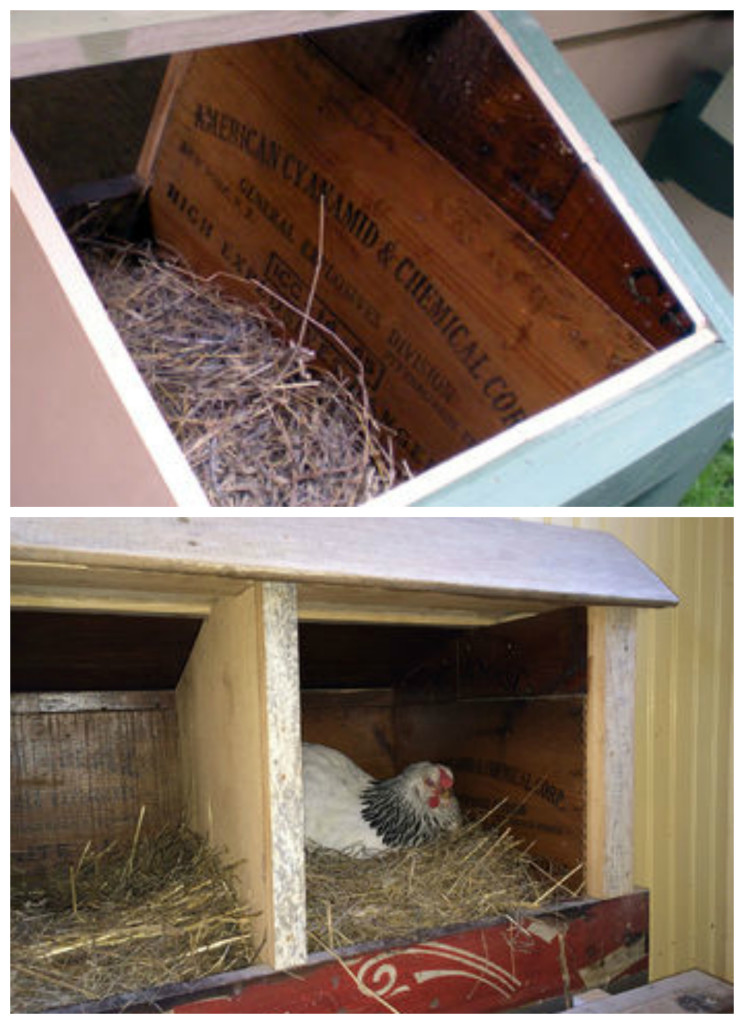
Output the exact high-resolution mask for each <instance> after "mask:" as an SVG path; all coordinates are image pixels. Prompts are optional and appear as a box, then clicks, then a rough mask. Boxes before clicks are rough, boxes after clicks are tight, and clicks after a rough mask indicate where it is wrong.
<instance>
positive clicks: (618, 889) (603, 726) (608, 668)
mask: <svg viewBox="0 0 744 1024" xmlns="http://www.w3.org/2000/svg"><path fill="white" fill-rule="evenodd" d="M635 621H636V613H635V609H633V608H619V607H618V608H596V607H595V608H589V616H588V642H589V661H588V675H589V693H588V698H587V711H586V757H587V767H586V778H587V821H586V886H587V892H588V894H589V895H590V896H594V897H597V898H602V899H604V898H607V897H610V896H617V895H620V894H621V893H628V892H631V891H632V889H633V756H634V751H633V739H634V725H635V710H634V705H635V651H636V648H635Z"/></svg>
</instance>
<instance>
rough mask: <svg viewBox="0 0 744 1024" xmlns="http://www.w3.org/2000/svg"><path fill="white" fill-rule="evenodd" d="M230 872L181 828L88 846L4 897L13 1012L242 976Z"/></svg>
mask: <svg viewBox="0 0 744 1024" xmlns="http://www.w3.org/2000/svg"><path fill="white" fill-rule="evenodd" d="M232 870H233V869H231V868H229V867H226V866H225V865H224V864H223V863H222V862H221V859H220V857H219V856H218V855H217V854H216V853H215V852H214V851H213V850H211V849H210V848H209V847H208V846H207V844H206V842H205V841H204V840H202V839H200V838H199V837H198V836H196V835H194V833H192V832H190V831H189V830H188V829H186V828H185V827H181V828H169V829H165V830H163V831H162V832H160V833H159V834H157V835H153V836H142V837H140V838H139V839H138V836H137V833H135V839H134V841H133V842H132V843H130V844H129V845H128V846H122V845H121V844H118V843H112V844H110V845H109V846H108V847H106V848H105V849H104V850H102V851H100V852H98V853H93V852H91V850H90V847H86V849H85V850H84V851H83V853H82V854H81V856H80V859H79V861H78V863H77V864H76V865H74V866H69V867H68V866H66V865H60V866H59V869H58V870H55V871H50V872H49V873H48V874H47V875H46V876H45V877H44V879H43V881H41V880H38V879H37V880H36V881H31V880H25V881H21V882H20V883H19V882H18V881H16V884H14V886H13V888H12V891H11V1010H12V1012H14V1013H30V1012H41V1011H43V1010H45V1009H49V1008H50V1007H57V1006H65V1005H70V1004H74V1003H80V1002H83V1001H88V1000H99V999H104V998H106V997H107V996H111V995H120V994H122V993H127V992H132V993H135V992H137V991H141V990H142V989H145V988H149V987H152V986H155V985H164V984H167V983H169V982H176V981H180V982H182V981H190V980H193V979H196V978H201V977H206V976H209V975H212V974H217V973H219V972H221V971H228V970H236V969H238V968H241V967H247V966H249V965H250V964H251V963H253V962H254V960H255V959H256V957H257V955H258V949H257V943H256V939H255V936H254V923H255V922H254V918H255V916H256V915H255V914H252V913H251V911H250V909H249V908H247V907H245V906H241V905H240V903H239V901H238V899H237V898H236V895H235V892H234V889H233V883H232Z"/></svg>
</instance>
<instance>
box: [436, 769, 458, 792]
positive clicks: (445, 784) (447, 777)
mask: <svg viewBox="0 0 744 1024" xmlns="http://www.w3.org/2000/svg"><path fill="white" fill-rule="evenodd" d="M454 784H455V780H454V778H453V777H452V772H450V771H448V770H447V769H446V768H441V767H440V769H439V785H440V786H441V787H442V789H452V787H453V786H454Z"/></svg>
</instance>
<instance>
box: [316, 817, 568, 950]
mask: <svg viewBox="0 0 744 1024" xmlns="http://www.w3.org/2000/svg"><path fill="white" fill-rule="evenodd" d="M487 817H489V815H486V817H481V818H479V819H478V820H477V821H474V822H471V823H470V824H468V825H467V826H466V827H465V828H463V829H461V830H460V831H459V832H456V833H454V834H453V835H451V836H445V837H443V838H441V839H439V840H437V841H436V842H433V843H431V844H428V845H426V846H423V847H415V848H413V849H410V850H400V851H391V852H389V853H386V854H385V855H383V856H381V857H373V858H369V859H366V860H358V859H354V858H351V857H347V856H345V855H344V854H342V853H335V852H334V851H331V850H325V849H321V848H318V847H315V848H313V849H310V850H308V852H307V859H306V872H307V916H308V924H307V928H308V947H309V949H310V950H311V951H313V950H320V949H333V948H334V947H343V946H351V945H356V944H358V943H362V942H370V941H374V940H378V939H389V938H401V937H405V936H411V935H412V934H414V933H416V932H418V931H427V930H429V929H435V928H441V927H444V926H447V925H453V924H462V923H467V922H474V921H480V920H484V919H486V918H489V917H495V916H498V915H502V914H515V913H518V912H519V911H520V910H527V909H533V910H534V909H536V908H538V907H541V906H543V905H545V904H546V903H548V902H552V901H557V900H560V899H564V900H565V899H567V898H573V897H575V896H577V895H578V893H579V891H580V888H581V885H582V883H581V881H580V876H581V867H582V865H577V866H576V867H574V868H573V869H571V870H570V871H569V872H568V873H565V874H561V875H560V876H559V875H558V873H557V872H556V871H555V870H549V869H548V867H547V866H545V865H541V864H539V863H538V862H537V861H536V860H535V859H534V858H532V857H531V856H530V854H529V851H528V850H526V849H525V848H524V845H523V844H522V843H521V842H520V841H518V840H517V839H515V838H514V836H513V835H512V833H511V831H510V830H509V829H508V828H501V829H499V828H491V827H488V825H487V823H486V818H487ZM572 883H573V884H572Z"/></svg>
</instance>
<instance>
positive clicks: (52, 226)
mask: <svg viewBox="0 0 744 1024" xmlns="http://www.w3.org/2000/svg"><path fill="white" fill-rule="evenodd" d="M10 181H11V191H12V193H13V194H14V195H15V197H16V199H17V200H18V203H19V206H20V208H21V210H22V212H23V215H24V217H25V218H26V220H27V222H28V225H29V227H30V228H31V230H32V231H33V233H34V234H35V235H36V236H37V238H39V240H40V242H41V244H42V246H43V248H44V251H45V253H46V255H47V258H48V261H49V265H50V267H51V268H52V270H53V273H54V274H55V276H57V277H58V278H59V279H60V280H62V281H63V282H64V288H65V293H66V296H67V301H68V303H69V305H70V307H71V309H72V311H73V313H74V315H75V316H76V317H77V319H78V321H79V322H80V323H81V324H82V325H83V328H84V331H85V334H86V336H87V340H88V344H89V345H90V347H91V348H92V350H93V352H94V353H95V355H96V357H97V359H98V361H99V363H100V366H101V369H102V370H103V372H104V373H105V374H106V376H107V378H108V380H109V382H110V384H111V387H112V389H113V391H114V392H115V394H116V395H117V396H118V398H119V400H120V401H121V403H122V406H123V407H124V409H125V411H126V413H127V415H128V416H129V419H130V421H131V423H132V426H133V428H134V430H135V431H136V432H137V434H139V436H140V437H141V438H142V442H143V445H144V447H145V449H146V450H147V451H149V452H150V455H151V457H152V460H153V462H154V464H155V467H156V469H157V471H158V472H159V473H160V476H161V477H162V479H163V481H164V483H165V485H166V487H167V488H168V490H169V491H170V492H171V495H172V497H173V500H174V501H175V502H176V504H177V505H191V506H196V507H198V508H209V507H210V505H209V501H208V499H207V496H206V495H205V493H204V491H203V490H202V488H201V486H200V484H199V482H198V480H197V479H196V477H195V476H194V474H193V472H192V470H191V467H190V466H189V464H188V462H187V460H186V457H185V455H184V454H183V452H182V451H181V448H180V447H179V445H178V443H177V441H176V439H175V437H174V436H173V434H172V433H171V431H170V429H169V427H168V425H167V423H166V422H165V420H164V419H163V417H162V415H161V413H160V410H159V409H158V407H157V405H156V404H155V400H154V399H153V397H152V396H151V394H150V392H149V390H148V388H147V385H146V384H145V382H144V380H143V379H142V377H141V376H140V374H139V371H138V370H137V367H136V366H135V364H134V361H133V360H132V358H131V356H130V355H129V353H128V352H127V350H126V348H125V346H124V343H123V341H122V340H121V338H120V336H119V334H118V332H117V330H116V328H115V327H114V325H113V324H112V322H111V320H110V319H109V317H108V314H107V313H106V310H105V309H104V307H103V305H102V303H101V300H100V299H99V297H98V294H97V293H96V290H95V288H94V287H93V284H92V282H91V280H90V278H89V277H88V275H87V274H86V272H85V270H84V268H83V266H82V264H81V263H80V261H79V259H78V257H77V255H76V253H75V250H74V249H73V247H72V244H71V242H70V240H69V239H68V238H67V235H66V234H65V232H64V229H63V228H62V225H61V224H60V222H59V221H58V220H57V217H56V215H55V213H54V211H53V209H52V207H51V206H50V204H49V201H48V200H47V197H46V195H45V194H44V191H43V189H42V188H41V186H40V185H39V183H38V181H37V180H36V177H35V176H34V173H33V171H32V170H31V167H30V165H29V164H28V161H27V160H26V157H25V156H24V154H23V151H22V149H21V147H20V146H19V145H18V143H17V142H16V140H15V138H14V136H13V135H12V134H11V165H10Z"/></svg>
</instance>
